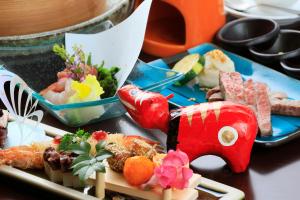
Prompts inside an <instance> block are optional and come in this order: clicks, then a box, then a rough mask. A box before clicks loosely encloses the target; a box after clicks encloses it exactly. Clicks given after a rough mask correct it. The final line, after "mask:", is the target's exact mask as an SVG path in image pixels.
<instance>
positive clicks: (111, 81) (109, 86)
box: [97, 62, 120, 98]
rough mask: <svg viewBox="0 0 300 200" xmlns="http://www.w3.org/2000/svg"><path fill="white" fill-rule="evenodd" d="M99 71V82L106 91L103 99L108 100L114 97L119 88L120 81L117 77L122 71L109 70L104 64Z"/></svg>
mask: <svg viewBox="0 0 300 200" xmlns="http://www.w3.org/2000/svg"><path fill="white" fill-rule="evenodd" d="M97 69H98V81H99V83H100V85H101V87H102V88H103V90H104V91H105V92H104V93H103V94H102V95H101V98H107V97H111V96H114V95H115V93H116V91H117V88H118V80H117V79H116V77H115V75H116V74H117V73H118V72H119V71H120V68H119V67H111V68H110V69H107V68H105V67H104V62H102V64H101V65H100V66H99V67H98V68H97Z"/></svg>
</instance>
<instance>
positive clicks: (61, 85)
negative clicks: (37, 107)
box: [40, 78, 68, 96]
mask: <svg viewBox="0 0 300 200" xmlns="http://www.w3.org/2000/svg"><path fill="white" fill-rule="evenodd" d="M67 80H68V79H67V78H61V79H59V80H58V81H57V82H55V83H52V84H51V85H49V86H48V87H47V88H46V89H43V90H42V91H41V92H40V94H41V95H42V96H44V95H45V94H46V93H47V92H48V91H50V90H51V91H54V92H62V91H64V90H65V85H66V81H67Z"/></svg>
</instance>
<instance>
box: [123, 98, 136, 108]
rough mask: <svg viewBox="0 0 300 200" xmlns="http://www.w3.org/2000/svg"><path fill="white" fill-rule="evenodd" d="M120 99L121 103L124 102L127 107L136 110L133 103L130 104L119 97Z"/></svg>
mask: <svg viewBox="0 0 300 200" xmlns="http://www.w3.org/2000/svg"><path fill="white" fill-rule="evenodd" d="M120 101H121V102H122V104H124V106H126V107H127V108H129V109H131V110H136V109H135V107H134V106H133V105H131V104H130V103H129V102H127V101H124V100H123V99H121V98H120Z"/></svg>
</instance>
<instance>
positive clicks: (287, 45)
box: [249, 30, 300, 63]
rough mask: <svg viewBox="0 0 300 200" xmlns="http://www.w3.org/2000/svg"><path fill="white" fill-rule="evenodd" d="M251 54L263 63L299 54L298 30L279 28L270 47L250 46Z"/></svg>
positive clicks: (299, 35) (299, 40)
mask: <svg viewBox="0 0 300 200" xmlns="http://www.w3.org/2000/svg"><path fill="white" fill-rule="evenodd" d="M249 51H250V52H251V54H252V55H253V56H254V57H255V58H256V59H258V60H259V61H262V62H264V63H270V62H274V61H278V60H280V59H286V58H291V57H295V56H298V55H300V31H296V30H280V33H279V35H278V37H277V39H276V40H275V42H274V43H273V44H272V45H271V46H270V47H265V46H260V45H257V46H252V47H250V48H249Z"/></svg>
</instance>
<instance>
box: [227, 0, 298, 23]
mask: <svg viewBox="0 0 300 200" xmlns="http://www.w3.org/2000/svg"><path fill="white" fill-rule="evenodd" d="M239 1H240V2H239ZM239 1H238V0H237V1H235V2H236V4H239V3H241V4H243V3H245V2H246V3H249V4H255V3H257V1H256V0H239ZM261 1H262V0H261ZM264 2H265V3H267V4H268V3H269V4H270V3H274V2H266V0H264ZM278 2H280V3H278V4H276V5H278V6H281V7H285V8H290V9H294V10H300V9H299V8H300V1H299V0H294V1H293V2H286V1H282V0H279V1H278ZM225 11H226V12H227V13H228V14H229V15H232V16H234V17H236V18H257V17H262V18H267V19H272V20H275V21H276V22H277V23H278V24H279V25H280V26H287V25H290V24H293V23H295V22H297V21H299V16H297V15H296V14H292V13H288V12H285V11H282V10H278V9H275V8H270V7H268V6H264V5H257V6H255V7H252V8H250V9H248V10H247V12H242V11H238V10H234V9H232V8H230V7H229V6H226V3H225Z"/></svg>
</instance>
